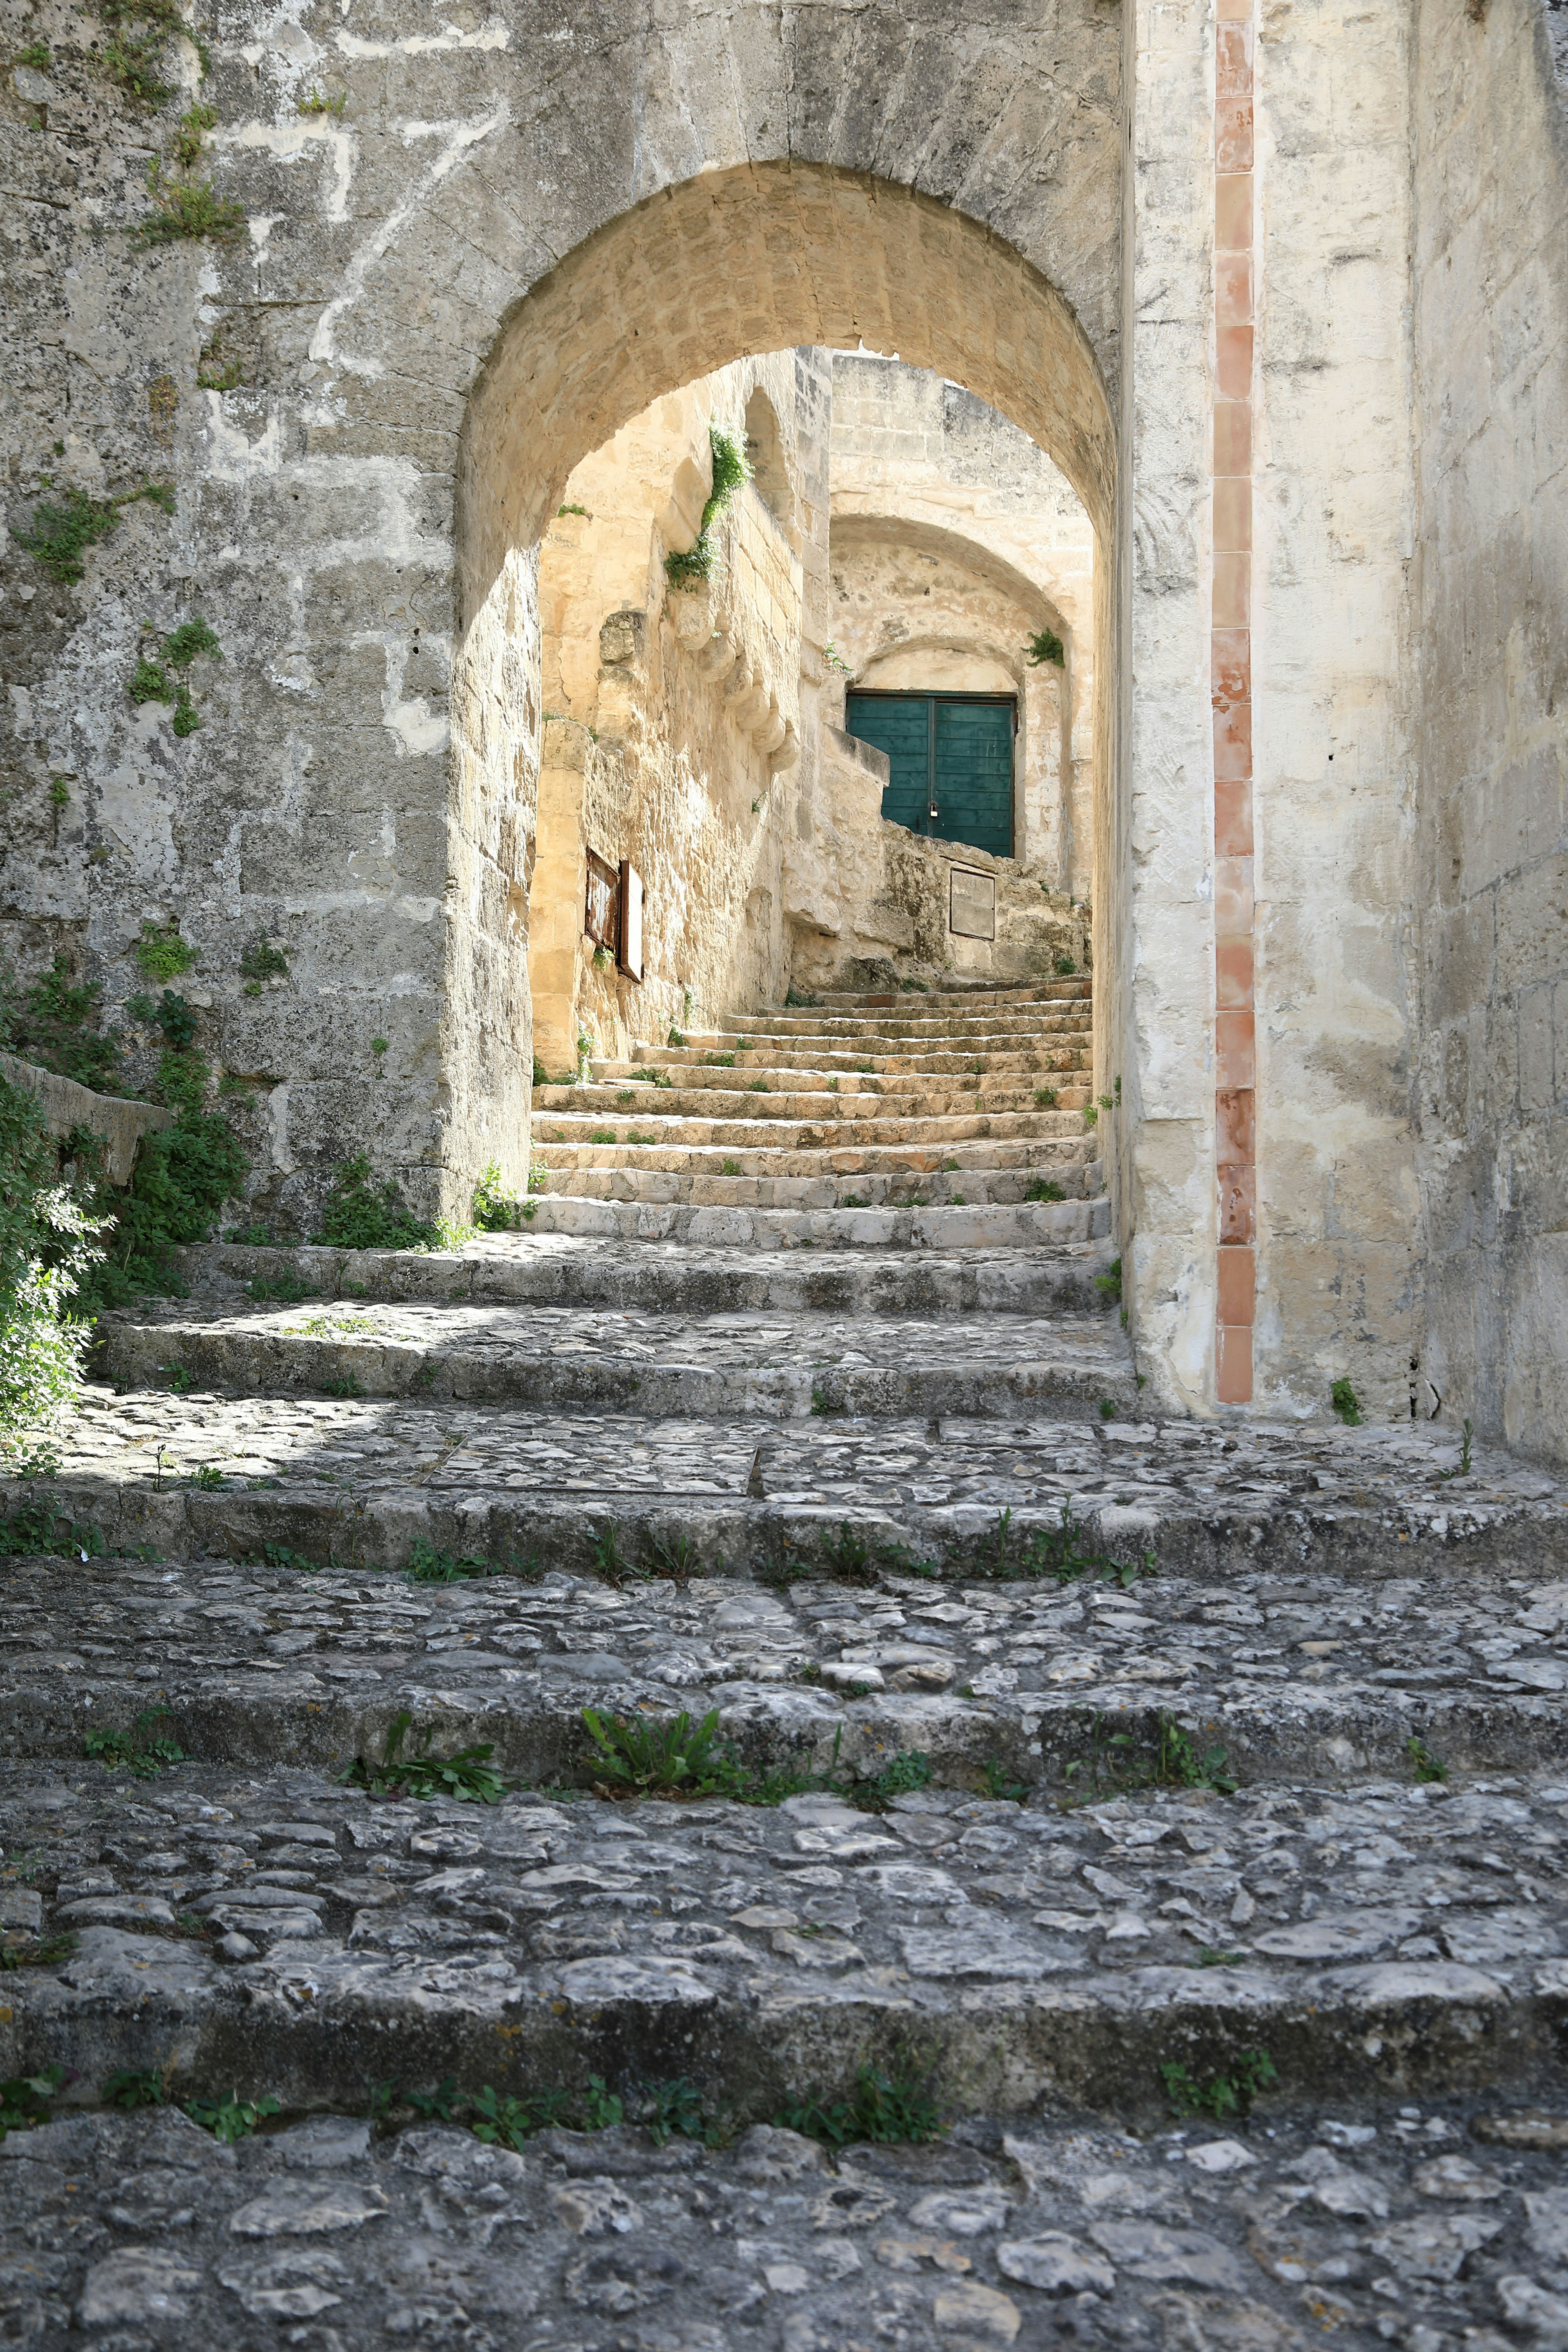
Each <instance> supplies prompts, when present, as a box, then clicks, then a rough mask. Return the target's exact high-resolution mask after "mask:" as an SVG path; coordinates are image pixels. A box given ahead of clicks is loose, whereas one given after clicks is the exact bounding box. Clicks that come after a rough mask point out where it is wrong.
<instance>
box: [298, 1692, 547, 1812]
mask: <svg viewBox="0 0 1568 2352" xmlns="http://www.w3.org/2000/svg"><path fill="white" fill-rule="evenodd" d="M413 1723H414V1718H413V1717H412V1716H411V1715H410V1714H409V1712H408V1710H407V1708H406V1707H405V1708H404V1709H403V1711H402V1712H401V1713H400V1714H398V1715H395V1716H394V1717H393V1719H392V1723H391V1726H390V1727H389V1729H388V1731H387V1735H386V1742H385V1746H384V1750H383V1754H382V1760H381V1762H380V1763H379V1764H377V1763H373V1762H371V1761H369V1760H368V1759H366V1758H365V1757H363V1756H356V1757H355V1758H354V1760H353V1763H352V1764H351V1765H350V1766H349V1768H348V1769H347V1771H346V1772H340V1773H339V1774H338V1780H339V1781H340V1783H342V1784H343V1785H346V1786H348V1787H351V1788H356V1789H367V1790H369V1791H370V1793H371V1795H372V1796H374V1797H449V1798H451V1799H453V1800H454V1801H456V1802H458V1804H477V1805H499V1804H500V1801H501V1799H502V1798H503V1797H504V1796H505V1795H506V1792H507V1790H508V1789H509V1788H510V1785H511V1784H510V1781H508V1780H505V1779H503V1777H502V1775H501V1774H500V1772H498V1771H497V1770H496V1769H495V1767H494V1766H493V1765H492V1764H491V1762H490V1760H489V1759H490V1758H491V1757H492V1756H493V1755H494V1754H495V1748H494V1745H493V1743H489V1742H487V1743H486V1744H485V1745H484V1746H482V1747H473V1748H459V1749H458V1752H457V1754H456V1755H455V1756H432V1755H431V1754H430V1752H429V1749H430V1742H431V1740H432V1739H433V1738H435V1736H436V1735H435V1732H434V1731H433V1730H430V1731H426V1734H425V1736H424V1738H422V1739H421V1741H420V1743H419V1745H418V1747H417V1748H416V1749H415V1751H414V1753H413V1755H412V1756H405V1754H404V1753H403V1743H404V1741H405V1739H406V1738H407V1737H408V1734H409V1732H410V1730H411V1729H412V1727H413Z"/></svg>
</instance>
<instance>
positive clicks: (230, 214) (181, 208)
mask: <svg viewBox="0 0 1568 2352" xmlns="http://www.w3.org/2000/svg"><path fill="white" fill-rule="evenodd" d="M147 192H148V194H150V195H151V196H152V197H153V198H154V200H155V201H156V203H157V205H158V209H157V210H156V211H155V212H151V213H149V214H148V215H146V217H145V219H143V220H141V221H138V223H137V225H136V226H135V227H134V229H132V233H131V234H132V243H133V244H136V245H178V244H180V243H181V242H182V241H184V240H186V239H189V240H190V241H191V242H192V243H201V242H204V241H207V240H210V242H211V243H213V244H214V245H233V244H234V243H235V242H236V241H237V238H238V237H240V236H243V234H244V231H245V207H244V205H237V204H233V203H231V202H230V201H229V199H228V198H227V197H226V196H220V195H219V194H218V192H217V190H216V188H215V187H214V185H213V184H212V182H211V181H210V180H165V179H164V178H163V174H162V172H161V170H160V167H159V163H158V158H157V157H156V155H154V156H153V160H152V162H151V163H149V164H148V166H147Z"/></svg>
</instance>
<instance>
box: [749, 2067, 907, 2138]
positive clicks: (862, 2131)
mask: <svg viewBox="0 0 1568 2352" xmlns="http://www.w3.org/2000/svg"><path fill="white" fill-rule="evenodd" d="M773 2123H774V2126H776V2127H777V2128H780V2129H782V2130H784V2131H793V2132H800V2133H803V2134H804V2135H805V2137H806V2138H807V2139H818V2140H822V2141H824V2142H825V2143H826V2146H827V2147H851V2146H853V2145H854V2144H855V2143H856V2142H857V2141H867V2140H871V2141H879V2142H881V2143H883V2144H884V2145H886V2144H890V2143H894V2142H900V2141H912V2142H916V2143H919V2142H920V2141H922V2140H931V2139H940V2138H941V2137H942V2134H943V2133H944V2132H945V2131H946V2129H947V2125H946V2123H945V2122H944V2121H943V2118H942V2109H941V2107H940V2106H939V2105H937V2103H936V2101H935V2100H934V2099H933V2098H931V2096H930V2095H929V2093H928V2091H927V2089H926V2087H925V2085H924V2084H922V2083H921V2080H920V2079H919V2078H918V2077H917V2076H916V2075H914V2074H912V2073H900V2074H889V2073H888V2072H886V2071H885V2070H884V2069H883V2068H882V2067H879V2066H871V2065H865V2066H862V2067H861V2068H860V2070H859V2072H858V2074H857V2075H856V2077H855V2088H854V2090H853V2091H852V2092H851V2094H850V2095H849V2096H848V2097H847V2099H836V2100H834V2101H833V2102H832V2104H831V2105H829V2104H827V2103H826V2102H824V2101H822V2100H818V2099H813V2100H808V2101H806V2102H805V2103H804V2104H803V2105H798V2106H797V2105H793V2104H787V2103H786V2105H784V2106H782V2107H781V2108H780V2109H779V2112H778V2114H777V2115H776V2116H774V2117H773Z"/></svg>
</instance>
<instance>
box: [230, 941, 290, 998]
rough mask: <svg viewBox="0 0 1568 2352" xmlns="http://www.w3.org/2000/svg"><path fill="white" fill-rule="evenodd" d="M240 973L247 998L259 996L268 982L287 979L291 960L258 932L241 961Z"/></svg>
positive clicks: (248, 944)
mask: <svg viewBox="0 0 1568 2352" xmlns="http://www.w3.org/2000/svg"><path fill="white" fill-rule="evenodd" d="M239 971H240V977H241V978H242V979H243V981H244V982H245V992H246V994H247V996H259V995H260V993H261V992H262V989H263V987H264V985H265V984H266V982H268V981H269V980H283V979H286V978H287V976H288V971H289V959H288V957H287V956H286V955H285V954H284V953H283V951H282V950H281V949H280V948H275V947H274V946H273V944H272V942H271V940H268V939H267V938H266V937H264V935H263V934H262V933H261V932H259V931H258V933H257V935H256V937H255V938H254V939H253V940H250V941H249V942H248V943H247V947H246V950H245V953H244V954H243V955H242V956H241V957H240V959H239Z"/></svg>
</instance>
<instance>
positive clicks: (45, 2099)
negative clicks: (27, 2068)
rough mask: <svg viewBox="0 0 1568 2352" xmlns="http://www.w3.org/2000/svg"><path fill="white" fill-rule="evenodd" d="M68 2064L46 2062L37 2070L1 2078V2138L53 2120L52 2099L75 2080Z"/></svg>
mask: <svg viewBox="0 0 1568 2352" xmlns="http://www.w3.org/2000/svg"><path fill="white" fill-rule="evenodd" d="M75 2079H76V2078H75V2075H74V2074H73V2073H72V2071H71V2069H70V2068H69V2067H68V2066H45V2067H43V2068H41V2069H40V2071H39V2072H38V2073H37V2074H9V2075H7V2076H6V2077H5V2080H4V2081H3V2082H0V2140H3V2139H4V2138H5V2135H6V2133H7V2132H14V2131H30V2130H31V2129H32V2127H33V2126H34V2125H35V2124H47V2123H49V2122H51V2121H52V2120H53V2118H52V2117H51V2116H50V2113H49V2106H50V2102H51V2101H52V2100H53V2099H54V2098H55V2097H56V2096H57V2095H58V2093H59V2092H61V2091H63V2090H64V2089H65V2087H66V2084H68V2083H70V2082H73V2081H74V2080H75Z"/></svg>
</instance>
